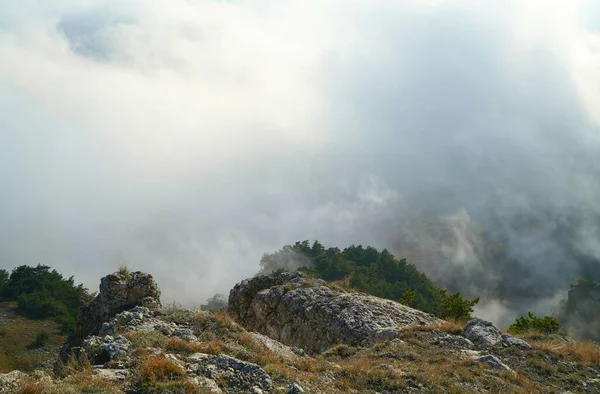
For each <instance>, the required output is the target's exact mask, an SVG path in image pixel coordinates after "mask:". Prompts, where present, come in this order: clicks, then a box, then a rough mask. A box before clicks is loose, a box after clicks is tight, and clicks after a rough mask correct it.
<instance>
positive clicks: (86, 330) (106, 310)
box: [57, 271, 162, 368]
mask: <svg viewBox="0 0 600 394" xmlns="http://www.w3.org/2000/svg"><path fill="white" fill-rule="evenodd" d="M136 306H139V307H145V308H148V309H147V310H156V309H160V308H161V307H162V305H161V302H160V289H159V287H158V284H157V283H156V281H155V280H154V279H153V278H152V275H150V274H147V273H145V272H140V271H136V272H127V273H124V272H115V273H113V274H110V275H107V276H105V277H104V278H102V279H100V291H99V292H98V295H97V296H96V297H95V298H94V299H93V300H92V302H91V303H90V304H89V305H88V306H86V307H84V308H81V310H80V311H79V316H78V319H77V329H76V332H75V334H73V335H71V336H70V337H69V338H67V340H66V342H65V344H64V345H63V347H62V349H61V351H60V355H59V358H60V360H61V361H62V362H64V361H66V360H67V359H68V358H69V357H71V356H73V350H74V349H77V350H78V349H79V348H80V347H81V345H82V344H83V340H84V339H85V338H86V337H88V336H90V335H98V334H99V333H100V330H101V329H102V326H103V324H104V323H105V322H108V321H110V320H111V319H112V318H113V317H115V316H116V315H117V314H119V313H121V312H123V311H127V310H129V309H132V308H134V307H136ZM138 315H139V313H136V314H134V316H138ZM103 334H106V333H103ZM59 367H60V363H59V364H57V368H59Z"/></svg>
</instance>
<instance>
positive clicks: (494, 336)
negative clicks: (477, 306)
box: [463, 317, 502, 347]
mask: <svg viewBox="0 0 600 394" xmlns="http://www.w3.org/2000/svg"><path fill="white" fill-rule="evenodd" d="M463 336H464V337H465V338H467V339H469V340H470V341H471V342H473V343H474V344H475V345H477V346H480V347H492V346H495V345H496V344H498V343H500V342H501V341H502V332H501V331H500V330H499V329H498V328H497V327H496V326H494V325H493V324H492V323H490V322H489V321H487V320H483V319H480V318H478V317H476V318H474V319H471V320H469V321H468V322H467V324H466V325H465V328H464V329H463Z"/></svg>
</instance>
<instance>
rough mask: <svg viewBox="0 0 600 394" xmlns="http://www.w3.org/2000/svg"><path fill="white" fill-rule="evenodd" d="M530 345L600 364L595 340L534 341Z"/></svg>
mask: <svg viewBox="0 0 600 394" xmlns="http://www.w3.org/2000/svg"><path fill="white" fill-rule="evenodd" d="M531 345H532V346H533V347H534V348H535V349H539V350H546V351H550V352H553V353H555V354H559V355H561V356H563V357H568V358H573V359H576V360H578V361H582V362H586V363H592V364H600V345H599V344H597V343H595V342H591V341H579V342H574V343H570V342H559V341H535V342H531Z"/></svg>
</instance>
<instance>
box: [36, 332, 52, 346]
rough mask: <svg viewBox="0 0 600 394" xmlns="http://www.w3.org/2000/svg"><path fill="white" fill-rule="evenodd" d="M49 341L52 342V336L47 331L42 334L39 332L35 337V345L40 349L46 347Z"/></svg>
mask: <svg viewBox="0 0 600 394" xmlns="http://www.w3.org/2000/svg"><path fill="white" fill-rule="evenodd" d="M49 340H50V334H49V333H48V332H46V331H41V332H38V334H37V335H36V336H35V342H34V345H35V346H38V347H42V346H45V345H46V344H47V343H48V341H49Z"/></svg>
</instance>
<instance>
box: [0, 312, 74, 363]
mask: <svg viewBox="0 0 600 394" xmlns="http://www.w3.org/2000/svg"><path fill="white" fill-rule="evenodd" d="M40 332H47V333H48V334H49V338H48V342H47V343H46V344H45V345H44V346H37V345H36V344H35V341H36V336H37V335H38V333H40ZM65 338H66V335H64V334H63V333H61V330H60V326H59V325H58V324H57V323H55V322H54V321H52V320H49V319H30V318H27V317H25V316H22V315H20V314H19V313H17V304H16V302H14V301H0V373H3V372H9V371H12V370H14V369H18V370H21V371H32V370H34V369H36V368H39V367H43V366H45V365H47V363H49V362H51V361H52V360H53V359H54V358H55V357H56V355H57V354H58V350H59V349H60V346H61V345H62V344H63V343H64V341H65Z"/></svg>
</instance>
